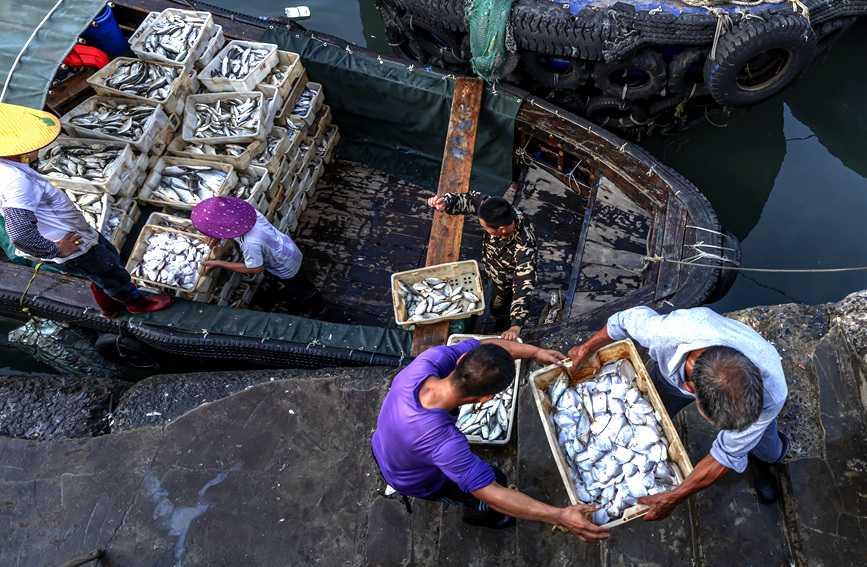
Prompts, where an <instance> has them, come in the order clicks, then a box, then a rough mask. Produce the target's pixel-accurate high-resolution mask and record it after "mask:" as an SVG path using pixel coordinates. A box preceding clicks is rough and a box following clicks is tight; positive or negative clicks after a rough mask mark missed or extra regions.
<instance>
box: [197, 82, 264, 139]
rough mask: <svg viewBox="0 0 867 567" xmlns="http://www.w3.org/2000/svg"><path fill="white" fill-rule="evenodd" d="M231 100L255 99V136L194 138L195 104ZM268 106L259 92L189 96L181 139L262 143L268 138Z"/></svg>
mask: <svg viewBox="0 0 867 567" xmlns="http://www.w3.org/2000/svg"><path fill="white" fill-rule="evenodd" d="M232 98H240V99H242V100H245V99H250V98H255V99H257V100H258V102H259V110H258V112H257V113H256V114H257V116H258V118H259V125H258V127H257V129H256V133H255V134H242V135H238V136H213V137H210V138H198V137H196V136H195V130H196V104H213V103H214V102H216V101H218V100H227V99H232ZM268 111H269V110H268V105H267V104H266V102H265V95H264V94H263V93H261V92H259V91H256V92H252V93H239V92H231V93H205V94H196V95H190V96H188V97H187V101H186V104H185V106H184V119H183V123H182V125H181V138H182V139H183V140H184V141H186V142H203V143H206V144H226V143H232V144H243V143H245V142H254V141H257V140H258V141H260V142H264V141H265V138H266V137H267V136H268V131H269V129H270V126H268V127H267V128H266V121H265V119H266V114H267V113H268Z"/></svg>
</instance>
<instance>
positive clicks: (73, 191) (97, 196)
mask: <svg viewBox="0 0 867 567" xmlns="http://www.w3.org/2000/svg"><path fill="white" fill-rule="evenodd" d="M59 190H60V191H63V192H64V193H66V196H67V197H69V200H70V201H72V202H73V204H75V208H76V209H78V210H79V211H81V212H82V215H84V220H86V221H87V224H89V225H90V226H92V227H93V228H94V229H95V230H96V231H97V232H98V231H99V230H100V229H101V228H102V226H103V225H104V224H105V220H106V217H107V216H108V209H109V208H111V206H112V205H113V204H114V197H113V196H111V195H109V194H108V193H105V192H103V191H100V190H98V189H92V188H88V189H81V188H71V187H67V188H64V189H59ZM88 197H91V198H92V200H91V202H92V203H95V202H96V201H99V202H100V206H99V211H100V212H99V214H98V215H96V214H95V213H91V212H90V211H88V212H85V211H84V210H83V209H81V207H79V205H78V200H79V199H81V198H88Z"/></svg>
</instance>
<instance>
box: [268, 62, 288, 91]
mask: <svg viewBox="0 0 867 567" xmlns="http://www.w3.org/2000/svg"><path fill="white" fill-rule="evenodd" d="M288 76H289V65H274V67H272V68H271V71H270V72H269V73H268V75H267V76H266V77H265V79H264V80H263V81H262V82H263V83H265V84H266V85H272V86H275V87H277V86H280V84H281V83H283V81H285V80H286V77H288Z"/></svg>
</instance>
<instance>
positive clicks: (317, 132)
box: [304, 104, 331, 144]
mask: <svg viewBox="0 0 867 567" xmlns="http://www.w3.org/2000/svg"><path fill="white" fill-rule="evenodd" d="M330 125H331V107H330V106H328V105H327V104H323V105H322V108H320V109H319V112H317V113H316V116H315V117H314V118H313V123H312V124H310V126H308V127H307V129H306V130H305V131H304V136H305V137H307V138H313V139H314V140H316V143H317V144H319V143H320V142H321V141H322V137H323V136H325V129H326V128H327V127H328V126H330Z"/></svg>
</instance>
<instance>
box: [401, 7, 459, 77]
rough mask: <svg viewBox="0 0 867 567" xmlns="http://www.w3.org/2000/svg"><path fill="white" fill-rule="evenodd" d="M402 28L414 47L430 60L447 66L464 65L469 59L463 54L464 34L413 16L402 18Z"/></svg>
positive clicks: (406, 15)
mask: <svg viewBox="0 0 867 567" xmlns="http://www.w3.org/2000/svg"><path fill="white" fill-rule="evenodd" d="M401 27H402V28H403V31H404V33H405V34H406V36H407V37H408V38H409V40H410V42H412V45H413V47H414V48H415V49H416V50H417V51H419V52H420V53H423V54H424V55H425V56H427V57H428V58H431V57H432V58H435V59H438V60H440V61H442V63H444V64H447V65H463V64H464V63H465V62H466V60H467V58H466V57H464V53H463V52H462V49H461V47H462V45H463V38H462V37H461V36H462V34H459V33H457V32H453V31H451V30H449V29H446V28H444V27H440V26H438V25H436V24H432V23H429V22H426V21H424V20H421V19H419V18H418V17H417V16H414V15H413V14H405V15H404V16H403V17H402V18H401Z"/></svg>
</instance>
